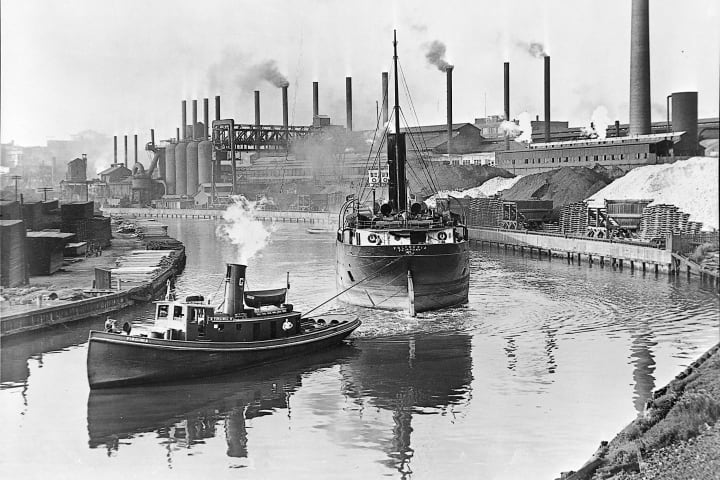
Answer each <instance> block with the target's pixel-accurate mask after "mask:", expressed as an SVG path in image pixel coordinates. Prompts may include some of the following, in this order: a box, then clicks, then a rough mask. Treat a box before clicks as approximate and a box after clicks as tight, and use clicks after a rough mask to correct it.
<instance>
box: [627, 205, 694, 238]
mask: <svg viewBox="0 0 720 480" xmlns="http://www.w3.org/2000/svg"><path fill="white" fill-rule="evenodd" d="M689 219H690V214H689V213H684V212H683V211H682V210H680V209H679V208H678V207H677V206H675V205H668V204H665V203H661V204H658V205H650V206H648V207H645V209H644V210H643V214H642V220H640V238H641V239H642V240H645V241H649V240H652V239H654V238H663V237H665V236H666V235H669V234H672V233H674V234H691V233H695V232H699V231H700V230H701V229H702V223H701V222H690V221H689Z"/></svg>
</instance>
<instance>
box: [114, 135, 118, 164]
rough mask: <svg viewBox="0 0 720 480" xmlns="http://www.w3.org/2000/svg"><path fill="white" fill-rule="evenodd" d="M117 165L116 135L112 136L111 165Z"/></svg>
mask: <svg viewBox="0 0 720 480" xmlns="http://www.w3.org/2000/svg"><path fill="white" fill-rule="evenodd" d="M115 165H117V135H115V136H114V137H113V166H115Z"/></svg>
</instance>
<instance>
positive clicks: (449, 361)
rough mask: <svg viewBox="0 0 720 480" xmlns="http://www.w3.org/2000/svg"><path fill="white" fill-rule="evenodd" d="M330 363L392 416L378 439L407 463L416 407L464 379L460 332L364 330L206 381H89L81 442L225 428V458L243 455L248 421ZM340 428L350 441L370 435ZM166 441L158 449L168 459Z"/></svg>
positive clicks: (286, 400)
mask: <svg viewBox="0 0 720 480" xmlns="http://www.w3.org/2000/svg"><path fill="white" fill-rule="evenodd" d="M333 366H337V367H338V368H339V372H340V379H341V381H340V382H338V383H337V389H338V392H337V393H338V394H341V395H343V396H345V397H347V398H348V399H350V400H351V401H352V402H353V403H354V404H355V405H356V406H362V408H360V409H358V410H356V411H357V412H358V413H359V412H362V410H363V409H365V408H380V409H384V410H387V411H388V412H390V413H391V415H392V422H393V423H392V425H388V426H387V430H388V431H387V432H386V433H387V435H380V436H381V437H382V436H386V437H387V440H385V441H384V442H380V445H381V446H382V450H383V451H384V452H385V454H386V455H387V459H385V460H383V461H381V463H382V464H384V465H386V466H388V467H391V468H393V469H395V470H397V471H398V472H401V473H407V472H408V471H409V464H410V459H411V458H412V454H413V449H412V438H411V436H412V435H411V434H412V431H413V428H412V419H413V416H414V415H428V414H442V413H444V412H445V411H446V410H447V408H448V407H449V406H450V405H459V404H468V403H469V401H470V398H471V395H470V382H471V380H472V372H471V367H472V359H471V342H470V337H469V336H468V335H463V334H447V335H436V336H433V335H418V336H413V337H393V338H386V339H379V340H369V339H363V340H359V341H357V342H355V343H354V345H353V346H350V345H345V346H342V347H340V348H333V349H329V350H326V351H323V352H319V353H317V354H315V355H311V356H308V357H306V358H303V359H302V360H300V361H298V360H292V361H282V362H279V363H275V364H272V365H266V366H260V367H257V368H254V369H251V370H249V371H247V372H244V373H242V374H233V375H225V376H221V377H213V378H210V379H206V380H198V381H190V382H181V383H173V384H167V385H157V386H154V387H152V388H147V387H132V388H119V389H109V390H93V391H91V392H90V394H89V398H88V402H87V429H88V435H89V446H90V447H91V448H98V447H104V448H105V449H106V450H107V452H108V455H116V454H118V453H119V450H120V449H121V445H122V443H123V441H125V443H126V441H127V440H131V439H132V438H133V437H136V436H138V435H140V434H143V433H148V432H155V433H156V434H157V436H158V438H160V439H165V441H164V442H163V444H164V445H166V446H168V445H172V446H173V447H174V448H183V449H186V450H187V449H190V450H191V449H193V448H195V447H196V446H197V445H203V444H204V440H206V439H209V438H213V437H215V436H216V435H218V432H220V434H223V433H224V436H225V441H226V444H227V449H226V455H227V456H228V457H235V458H246V457H248V450H249V445H251V444H252V434H251V433H250V431H249V429H248V427H247V421H249V420H252V419H253V418H258V417H262V416H266V415H275V414H278V413H279V412H281V411H285V412H286V415H287V417H288V418H292V414H291V409H290V398H291V397H292V396H293V395H294V393H295V392H296V391H297V390H298V389H300V388H301V387H302V386H303V378H306V377H307V376H308V375H311V374H312V373H313V372H316V371H319V370H322V369H327V368H330V367H333ZM377 437H378V432H375V431H372V430H371V431H370V435H369V438H362V434H360V436H358V435H356V436H347V437H345V436H343V437H341V438H340V439H339V441H340V442H341V445H342V444H344V445H345V446H346V447H347V448H349V449H352V448H355V447H357V446H358V445H361V444H365V443H367V442H375V441H377ZM173 450H174V449H168V450H167V451H159V452H158V453H159V454H163V455H165V456H166V457H167V461H168V463H171V461H172V454H168V453H172V451H173Z"/></svg>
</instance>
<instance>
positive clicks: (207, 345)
mask: <svg viewBox="0 0 720 480" xmlns="http://www.w3.org/2000/svg"><path fill="white" fill-rule="evenodd" d="M245 270H246V266H245V265H239V264H228V265H227V274H226V278H225V282H226V283H225V296H224V300H223V303H222V304H221V308H218V309H215V308H214V307H212V306H210V305H209V304H208V303H206V302H205V299H204V298H203V297H202V296H199V295H193V296H187V297H185V298H184V299H181V300H178V299H176V298H175V297H174V295H173V294H172V292H171V291H170V288H169V286H168V293H167V295H166V297H165V299H164V300H161V301H158V302H156V308H155V322H154V325H153V326H152V328H150V330H149V331H147V332H142V333H138V334H132V335H131V327H130V325H129V324H127V323H126V324H125V325H123V328H122V332H121V331H119V329H118V328H117V326H116V325H114V324H113V322H112V321H109V322H107V324H106V330H107V331H105V332H99V331H91V332H90V337H89V344H88V356H87V372H88V382H89V383H90V388H107V387H117V386H124V385H138V384H145V383H155V382H166V381H171V380H178V379H183V378H197V377H203V376H210V375H216V374H220V373H225V372H232V371H237V370H238V369H242V368H244V367H248V366H252V365H257V364H262V363H268V362H273V361H277V360H281V359H284V358H287V357H290V356H295V355H302V354H304V353H309V352H315V351H317V350H319V349H323V348H326V347H329V346H332V345H336V344H338V343H340V342H342V340H344V339H345V338H346V337H347V336H348V335H350V333H352V331H353V330H355V329H356V328H357V327H358V326H359V325H360V320H359V319H358V318H357V317H356V316H351V315H346V314H324V315H321V316H317V317H315V318H303V317H302V315H301V313H300V312H296V311H294V310H293V306H292V305H291V304H288V303H285V299H286V291H287V289H286V288H281V289H273V290H257V291H245V289H244V284H245Z"/></svg>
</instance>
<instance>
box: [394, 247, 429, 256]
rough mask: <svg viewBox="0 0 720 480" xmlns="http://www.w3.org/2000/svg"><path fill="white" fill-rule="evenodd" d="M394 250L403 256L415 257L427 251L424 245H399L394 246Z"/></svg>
mask: <svg viewBox="0 0 720 480" xmlns="http://www.w3.org/2000/svg"><path fill="white" fill-rule="evenodd" d="M393 250H395V251H396V252H398V253H402V254H403V255H414V254H416V253H420V252H423V251H425V246H424V245H398V246H393Z"/></svg>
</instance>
